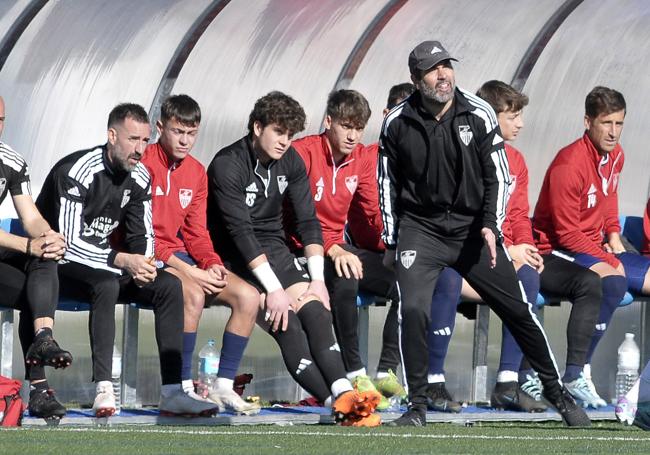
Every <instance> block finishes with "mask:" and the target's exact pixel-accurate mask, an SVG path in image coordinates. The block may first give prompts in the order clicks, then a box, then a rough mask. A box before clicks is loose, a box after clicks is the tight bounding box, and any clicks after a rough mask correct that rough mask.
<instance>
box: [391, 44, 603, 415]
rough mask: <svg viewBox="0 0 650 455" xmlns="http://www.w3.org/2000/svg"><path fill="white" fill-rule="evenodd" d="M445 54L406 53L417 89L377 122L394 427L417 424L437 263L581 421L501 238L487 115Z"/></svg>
mask: <svg viewBox="0 0 650 455" xmlns="http://www.w3.org/2000/svg"><path fill="white" fill-rule="evenodd" d="M452 60H455V59H454V58H452V57H451V56H450V55H449V53H448V52H447V51H446V50H445V49H444V47H443V46H442V44H440V43H439V42H438V41H425V42H423V43H420V44H419V45H418V46H416V47H415V49H413V51H412V52H411V54H410V55H409V69H410V72H411V79H412V81H413V83H414V84H415V86H416V87H417V89H418V90H417V91H416V92H415V93H414V94H413V95H411V96H410V97H409V98H408V99H407V100H405V101H404V102H402V103H401V104H399V105H398V106H396V107H395V108H394V109H393V110H392V111H391V112H390V113H389V114H388V115H387V116H386V119H385V120H384V124H383V126H382V132H381V136H380V143H379V144H380V157H379V171H378V175H379V194H380V206H381V210H382V216H383V221H384V242H385V243H386V246H387V251H386V256H385V260H386V263H387V264H388V265H394V266H395V268H396V273H397V281H398V285H399V290H400V294H401V306H400V313H401V327H400V334H401V343H400V348H401V350H402V357H403V359H404V370H405V374H406V378H407V383H408V386H409V410H408V411H407V412H406V413H405V414H404V415H403V416H402V417H400V418H399V419H397V420H396V421H394V422H393V424H394V425H416V426H419V425H424V424H425V423H426V418H425V412H426V406H427V399H426V395H425V391H426V387H427V370H428V368H427V367H428V365H427V359H428V357H427V337H426V331H427V327H428V325H429V314H428V311H429V308H430V302H431V294H432V293H433V289H434V287H435V284H436V280H437V278H438V274H439V273H440V271H441V270H442V268H443V267H452V268H454V269H455V270H457V271H458V272H459V273H460V274H461V275H463V276H464V277H465V279H466V280H467V281H468V283H469V284H470V285H471V286H472V287H473V288H474V289H476V291H477V292H478V293H479V294H480V295H481V297H482V298H483V300H484V301H485V302H486V303H487V304H488V305H489V306H490V308H492V309H493V310H494V311H495V313H496V314H497V315H498V316H499V317H500V318H501V319H502V320H503V322H504V323H505V324H506V325H507V326H508V328H509V329H510V331H511V332H512V334H513V335H514V337H515V339H516V340H517V342H518V343H519V345H520V346H521V348H522V350H523V351H524V354H525V355H526V356H527V357H528V359H529V360H530V363H531V365H532V366H533V368H534V369H535V370H536V371H537V372H538V373H539V377H540V379H541V380H542V383H543V385H544V394H545V396H546V397H547V398H548V399H549V401H550V402H551V404H553V405H554V406H555V407H556V408H557V409H558V411H559V412H560V413H561V415H562V418H563V419H564V421H565V422H566V423H567V425H570V426H575V425H580V426H582V425H589V424H590V421H589V418H588V417H587V415H586V414H585V413H584V411H583V410H582V409H581V408H579V407H578V406H576V404H575V402H574V401H573V399H572V398H571V397H570V395H569V394H568V393H567V392H566V391H565V390H564V387H563V385H562V382H561V380H560V375H559V372H558V369H557V365H556V363H555V359H554V358H553V353H552V352H551V348H550V346H549V344H548V341H547V339H546V335H545V333H544V330H543V329H542V327H541V325H540V323H539V322H538V320H537V318H536V317H535V315H534V313H533V312H532V310H531V304H530V303H528V302H526V297H525V295H524V293H523V291H522V288H521V285H520V284H519V281H518V280H517V276H516V274H515V269H514V267H513V265H512V263H511V261H510V258H509V256H508V254H507V252H506V250H505V248H503V246H502V245H501V240H500V239H501V223H502V222H503V219H504V217H505V210H506V202H507V197H508V191H507V190H508V184H509V170H508V161H507V159H506V154H505V149H504V143H503V139H502V138H501V136H500V134H501V132H500V130H499V126H498V123H497V118H496V114H495V113H494V111H493V110H492V108H491V107H490V106H489V105H488V104H487V103H486V102H485V101H483V100H481V99H480V98H478V97H476V96H475V95H473V94H471V93H469V92H466V91H464V90H462V89H458V88H456V86H455V78H454V69H453V67H452V64H451V61H452Z"/></svg>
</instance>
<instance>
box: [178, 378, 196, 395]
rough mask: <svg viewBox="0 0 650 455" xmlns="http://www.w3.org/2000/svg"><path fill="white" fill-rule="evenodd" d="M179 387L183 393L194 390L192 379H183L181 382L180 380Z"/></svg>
mask: <svg viewBox="0 0 650 455" xmlns="http://www.w3.org/2000/svg"><path fill="white" fill-rule="evenodd" d="M181 387H182V388H183V390H184V391H185V393H188V392H194V381H193V380H191V379H183V382H181Z"/></svg>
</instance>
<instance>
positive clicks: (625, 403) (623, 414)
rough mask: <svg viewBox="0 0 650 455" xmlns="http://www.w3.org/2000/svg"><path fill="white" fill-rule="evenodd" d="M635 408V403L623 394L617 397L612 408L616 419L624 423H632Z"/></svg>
mask: <svg viewBox="0 0 650 455" xmlns="http://www.w3.org/2000/svg"><path fill="white" fill-rule="evenodd" d="M636 410H637V408H636V403H632V402H631V401H629V400H628V399H627V397H626V396H625V395H623V396H621V397H619V398H618V401H617V402H616V408H615V409H614V413H615V414H616V420H618V421H619V422H621V423H624V424H626V425H632V424H633V423H634V418H635V417H636Z"/></svg>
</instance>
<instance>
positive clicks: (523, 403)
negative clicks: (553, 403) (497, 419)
mask: <svg viewBox="0 0 650 455" xmlns="http://www.w3.org/2000/svg"><path fill="white" fill-rule="evenodd" d="M490 403H491V405H492V407H493V408H496V409H502V410H503V409H505V410H507V411H516V412H544V411H546V409H547V408H546V405H545V404H544V403H542V402H541V401H537V400H535V399H534V398H533V397H531V396H530V395H528V394H527V393H526V392H524V391H523V390H521V388H520V387H519V384H518V383H517V381H510V382H497V383H496V385H495V386H494V390H493V391H492V396H491V397H490Z"/></svg>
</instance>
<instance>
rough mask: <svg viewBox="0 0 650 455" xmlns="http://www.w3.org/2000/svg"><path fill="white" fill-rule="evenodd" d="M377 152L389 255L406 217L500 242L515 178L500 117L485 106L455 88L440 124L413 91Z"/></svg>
mask: <svg viewBox="0 0 650 455" xmlns="http://www.w3.org/2000/svg"><path fill="white" fill-rule="evenodd" d="M379 153H380V156H379V164H378V180H379V204H380V208H381V211H382V217H383V222H384V235H383V239H384V242H385V243H386V245H387V246H388V247H389V248H395V246H396V244H397V234H398V230H399V221H400V220H404V219H407V218H408V219H410V220H412V221H414V222H416V223H418V224H419V225H423V226H426V227H428V228H429V229H431V230H433V231H437V232H439V233H441V234H444V235H477V234H478V233H479V232H480V230H481V228H483V227H487V228H490V229H491V230H492V231H493V232H494V233H495V235H496V236H497V239H499V238H501V224H502V222H503V219H504V217H505V210H506V202H507V196H508V192H507V188H508V185H509V179H510V177H509V176H510V173H509V171H508V160H507V158H506V153H505V148H504V142H503V139H502V138H501V132H500V130H499V125H498V123H497V118H496V114H495V113H494V111H493V109H492V108H491V107H490V106H489V105H488V104H487V103H486V102H485V101H483V100H482V99H480V98H478V97H477V96H475V95H473V94H471V93H469V92H467V91H465V90H462V89H458V88H457V89H456V91H455V94H454V101H453V103H452V106H451V108H450V109H449V110H448V111H447V112H446V113H445V114H444V115H443V116H442V118H441V119H440V121H437V120H436V119H435V118H434V117H433V116H431V115H430V114H429V113H427V112H426V111H425V110H424V108H423V107H422V104H421V101H420V95H419V92H415V93H414V94H413V95H411V96H410V97H409V98H407V99H406V100H405V101H404V102H402V103H401V104H399V105H398V106H396V107H395V108H394V109H393V110H391V112H389V114H388V115H387V116H386V118H385V120H384V124H383V126H382V131H381V136H380V140H379Z"/></svg>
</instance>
